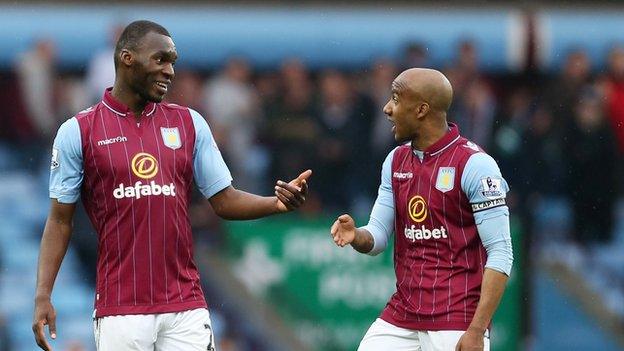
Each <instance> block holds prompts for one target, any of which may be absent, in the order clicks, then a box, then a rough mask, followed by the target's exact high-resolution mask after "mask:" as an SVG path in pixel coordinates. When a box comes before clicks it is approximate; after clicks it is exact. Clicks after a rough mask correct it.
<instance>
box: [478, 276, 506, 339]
mask: <svg viewBox="0 0 624 351" xmlns="http://www.w3.org/2000/svg"><path fill="white" fill-rule="evenodd" d="M507 279H508V277H507V275H505V274H503V273H500V272H497V271H495V270H493V269H489V268H485V271H484V273H483V281H482V283H481V298H480V299H479V304H478V305H477V310H476V312H475V314H474V317H472V322H471V323H470V326H469V327H468V329H472V330H476V331H479V332H485V330H486V329H487V327H488V325H489V324H490V321H491V320H492V316H493V315H494V312H496V309H497V308H498V304H499V303H500V300H501V298H502V296H503V293H504V292H505V285H506V284H507Z"/></svg>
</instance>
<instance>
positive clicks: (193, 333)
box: [93, 308, 215, 351]
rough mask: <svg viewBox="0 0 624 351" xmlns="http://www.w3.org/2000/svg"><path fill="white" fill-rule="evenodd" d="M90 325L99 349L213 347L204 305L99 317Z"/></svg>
mask: <svg viewBox="0 0 624 351" xmlns="http://www.w3.org/2000/svg"><path fill="white" fill-rule="evenodd" d="M93 327H94V334H95V345H96V348H97V350H98V351H121V350H124V351H126V350H128V351H130V350H132V351H170V350H185V351H186V350H189V351H191V350H197V351H200V350H201V351H206V350H215V342H214V335H213V333H212V325H211V323H210V314H209V313H208V310H207V309H205V308H198V309H194V310H190V311H184V312H174V313H161V314H136V315H122V316H107V317H101V318H97V319H95V320H94V321H93Z"/></svg>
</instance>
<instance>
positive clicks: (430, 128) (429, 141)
mask: <svg viewBox="0 0 624 351" xmlns="http://www.w3.org/2000/svg"><path fill="white" fill-rule="evenodd" d="M448 130H449V127H448V124H447V123H446V121H444V123H436V124H435V125H434V124H431V125H425V126H423V128H422V129H421V130H420V131H419V132H418V134H417V135H416V137H415V138H414V139H412V148H414V149H415V150H419V151H425V150H427V149H428V148H429V147H430V146H431V145H433V144H435V143H436V142H438V140H440V139H442V137H444V135H445V134H446V133H447V132H448Z"/></svg>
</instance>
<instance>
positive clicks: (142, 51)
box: [128, 32, 178, 102]
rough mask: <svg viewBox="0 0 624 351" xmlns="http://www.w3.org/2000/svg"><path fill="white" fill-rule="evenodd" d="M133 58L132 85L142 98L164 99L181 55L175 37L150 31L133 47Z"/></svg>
mask: <svg viewBox="0 0 624 351" xmlns="http://www.w3.org/2000/svg"><path fill="white" fill-rule="evenodd" d="M132 55H133V62H132V65H131V69H130V74H129V77H128V79H129V82H128V83H129V85H130V87H131V88H132V90H133V91H134V92H135V93H136V94H138V95H139V96H140V97H141V99H142V100H144V101H151V102H161V101H162V100H163V98H164V97H165V94H167V91H168V90H169V85H170V84H171V81H172V80H173V77H174V75H175V73H174V69H173V66H174V65H175V61H176V59H177V58H178V53H177V52H176V48H175V45H174V43H173V40H172V39H171V37H168V36H166V35H162V34H158V33H156V32H149V33H147V34H146V35H145V37H143V40H142V42H141V44H140V45H139V46H138V47H137V48H136V49H135V50H133V51H132Z"/></svg>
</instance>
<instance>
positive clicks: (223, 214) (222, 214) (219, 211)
mask: <svg viewBox="0 0 624 351" xmlns="http://www.w3.org/2000/svg"><path fill="white" fill-rule="evenodd" d="M212 209H213V210H214V211H215V214H216V215H217V216H219V218H221V219H225V220H232V219H234V218H233V216H232V214H231V213H230V212H229V211H228V210H227V208H226V207H225V206H213V207H212Z"/></svg>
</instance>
